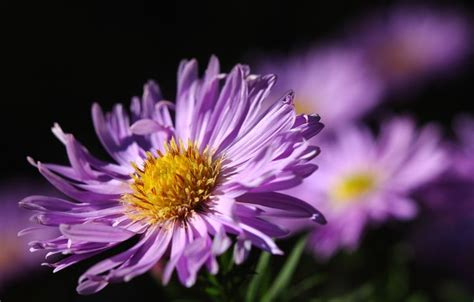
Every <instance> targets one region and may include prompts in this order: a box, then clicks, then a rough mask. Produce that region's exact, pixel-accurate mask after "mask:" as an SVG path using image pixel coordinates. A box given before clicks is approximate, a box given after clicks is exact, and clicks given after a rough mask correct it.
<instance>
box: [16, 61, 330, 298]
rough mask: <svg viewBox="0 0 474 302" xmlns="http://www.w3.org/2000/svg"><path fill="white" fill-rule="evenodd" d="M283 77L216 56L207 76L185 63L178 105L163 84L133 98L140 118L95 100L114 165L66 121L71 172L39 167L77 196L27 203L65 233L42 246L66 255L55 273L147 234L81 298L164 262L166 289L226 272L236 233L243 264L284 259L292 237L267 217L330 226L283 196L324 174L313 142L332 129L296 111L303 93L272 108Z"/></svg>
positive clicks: (86, 280)
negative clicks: (255, 254) (284, 239)
mask: <svg viewBox="0 0 474 302" xmlns="http://www.w3.org/2000/svg"><path fill="white" fill-rule="evenodd" d="M274 82H275V77H274V76H273V75H264V76H259V75H252V74H250V71H249V68H248V67H247V66H243V65H237V66H235V67H234V68H233V69H232V71H231V72H230V73H229V74H223V73H221V72H220V68H219V62H218V60H217V59H216V58H215V57H212V58H211V60H210V62H209V65H208V67H207V69H206V72H205V74H204V76H203V77H202V78H200V77H199V76H198V67H197V63H196V61H195V60H191V61H183V62H182V63H181V64H180V66H179V70H178V89H177V96H176V105H173V104H172V103H170V102H167V101H163V100H162V97H161V93H160V90H159V88H158V86H157V85H156V84H155V83H153V82H149V83H147V84H146V85H145V87H144V93H143V97H142V98H141V99H140V98H133V99H132V102H131V107H130V114H128V113H127V112H126V110H125V109H124V108H123V107H122V105H116V106H115V107H114V108H113V110H112V111H111V112H109V113H106V114H105V115H104V113H103V112H102V109H101V108H100V107H99V105H97V104H94V105H93V107H92V118H93V122H94V126H95V129H96V132H97V135H98V137H99V139H100V140H101V142H102V144H103V145H104V147H105V148H106V150H107V151H108V152H109V153H110V155H111V156H112V157H113V159H114V162H110V163H109V162H103V161H101V160H99V159H97V158H96V157H94V156H92V155H91V154H90V153H89V152H88V151H87V149H86V148H85V147H84V146H82V145H81V144H80V143H79V142H78V141H77V140H76V139H75V138H74V136H73V135H71V134H68V133H65V132H63V130H62V129H61V128H60V127H59V126H58V125H55V126H54V127H53V133H54V134H55V135H56V136H57V137H58V139H59V140H60V141H61V142H62V143H63V144H64V145H65V147H66V151H67V155H68V158H69V162H70V166H63V165H57V164H45V163H40V162H33V161H32V160H30V161H31V162H32V163H33V164H34V165H35V166H36V167H37V168H38V169H39V171H40V172H41V174H43V176H44V177H46V178H47V179H48V180H49V181H50V182H51V183H52V184H53V185H54V186H55V187H56V188H58V189H59V190H60V191H62V192H63V193H64V194H65V195H67V196H69V198H70V199H69V200H66V199H59V198H51V197H47V196H30V197H28V198H26V199H24V200H23V201H22V202H21V204H22V205H23V207H25V208H29V209H32V210H34V211H36V212H37V214H36V215H35V217H36V220H37V221H38V222H39V223H41V224H43V225H47V226H56V227H57V228H59V230H60V231H61V236H59V237H57V238H53V239H49V240H43V241H37V242H33V243H31V248H32V249H45V250H47V251H49V254H50V255H54V254H62V255H65V258H63V259H61V260H59V261H57V262H54V263H50V264H49V265H50V266H52V267H54V271H55V272H56V271H59V270H62V269H64V268H66V267H68V266H70V265H72V264H74V263H77V262H79V261H81V260H83V259H86V258H90V257H92V256H94V255H97V254H98V253H100V252H102V251H105V250H108V249H110V248H112V247H114V246H117V245H118V244H120V243H122V242H124V241H127V240H129V239H131V238H137V237H138V242H137V243H136V244H135V245H134V246H132V247H131V248H129V249H127V250H126V251H124V252H122V253H119V254H117V255H115V256H112V257H110V258H107V259H105V260H103V261H101V262H99V263H97V264H96V265H94V266H92V267H91V268H90V269H88V270H87V271H86V272H85V273H84V274H83V275H82V276H81V277H80V278H79V285H78V288H77V290H78V292H79V293H81V294H90V293H94V292H97V291H99V290H101V289H102V288H104V287H105V286H106V285H108V284H109V283H115V282H121V281H129V280H131V279H132V278H134V277H135V276H137V275H140V274H143V273H144V272H147V271H149V270H150V269H152V267H153V266H154V265H155V264H156V263H157V262H158V261H161V262H162V263H163V262H165V264H164V270H163V282H164V283H166V282H168V281H169V279H170V277H171V275H172V273H173V271H175V270H176V271H177V275H178V278H179V280H180V281H181V283H183V284H184V285H185V286H191V285H193V283H194V282H195V280H196V275H197V273H198V271H199V270H200V268H201V267H203V266H205V267H207V269H208V270H209V271H210V272H211V273H216V272H217V270H218V266H217V261H216V256H218V255H220V254H222V253H223V252H224V251H226V250H227V249H228V248H229V246H230V245H231V238H230V237H229V235H231V236H232V237H235V238H236V243H235V245H234V260H235V262H236V263H240V262H242V261H243V260H244V259H245V257H246V255H247V254H248V252H249V250H250V247H251V246H252V245H254V246H257V247H258V248H260V249H263V250H265V251H268V252H270V253H273V254H281V253H282V251H281V250H280V249H279V248H278V247H277V245H276V244H275V242H274V241H273V239H272V238H273V237H279V236H282V235H284V234H286V231H285V230H283V229H282V228H281V227H280V226H277V225H275V224H272V223H271V222H269V221H268V219H267V217H271V216H280V217H300V218H306V219H308V220H313V221H316V222H320V223H324V218H323V217H322V215H321V214H320V213H319V212H318V211H317V210H315V209H314V208H313V207H312V206H310V205H309V204H307V203H306V202H304V201H302V200H300V199H297V198H295V197H291V196H289V195H285V194H282V193H277V192H275V191H276V190H282V189H286V188H290V187H293V186H296V185H297V184H299V183H301V182H302V179H303V178H304V177H307V176H308V175H310V174H311V173H312V172H313V171H314V170H315V169H316V165H315V164H314V163H312V162H310V160H311V159H312V158H314V157H315V156H316V155H317V154H318V153H319V148H318V147H315V146H312V145H310V144H309V143H308V141H307V140H308V139H310V138H311V137H313V136H314V135H316V134H317V133H318V132H319V131H320V130H321V128H322V124H321V123H320V122H319V117H318V116H316V115H296V114H295V111H294V105H293V94H292V93H287V94H285V95H284V96H283V97H282V98H280V99H279V100H276V101H274V102H273V104H272V105H271V106H270V107H268V108H264V107H263V106H262V102H263V101H264V99H265V98H266V97H267V95H268V94H269V92H270V89H271V87H272V86H273V84H274ZM170 109H174V112H175V119H174V121H173V119H172V115H171V113H170Z"/></svg>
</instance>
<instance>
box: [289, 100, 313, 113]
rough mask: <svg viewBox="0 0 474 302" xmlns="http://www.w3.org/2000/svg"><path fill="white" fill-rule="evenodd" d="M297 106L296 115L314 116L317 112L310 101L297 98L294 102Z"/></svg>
mask: <svg viewBox="0 0 474 302" xmlns="http://www.w3.org/2000/svg"><path fill="white" fill-rule="evenodd" d="M294 104H295V111H296V114H298V115H299V114H314V113H316V110H315V109H314V105H313V104H311V102H310V101H306V100H302V99H299V98H296V99H295V100H294Z"/></svg>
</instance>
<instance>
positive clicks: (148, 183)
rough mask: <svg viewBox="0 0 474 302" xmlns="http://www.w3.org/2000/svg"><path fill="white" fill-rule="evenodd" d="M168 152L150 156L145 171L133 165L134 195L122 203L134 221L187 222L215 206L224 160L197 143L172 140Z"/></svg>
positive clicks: (126, 196) (127, 197)
mask: <svg viewBox="0 0 474 302" xmlns="http://www.w3.org/2000/svg"><path fill="white" fill-rule="evenodd" d="M164 148H165V153H164V154H163V153H162V152H160V151H157V153H158V155H157V156H155V155H153V154H152V153H151V152H148V153H147V157H146V159H145V163H144V165H143V168H139V167H137V165H136V164H132V165H133V167H134V169H135V173H134V174H133V175H132V177H133V183H132V184H131V185H130V186H131V189H132V191H133V193H128V194H124V195H123V196H122V201H123V202H124V203H125V205H126V206H127V207H128V209H129V211H128V214H129V216H130V217H131V218H132V219H133V220H145V221H147V222H149V223H160V222H165V221H168V220H179V221H183V222H185V221H186V220H187V219H188V218H190V216H191V215H192V214H193V213H195V212H204V211H206V210H209V209H210V207H211V197H212V196H211V194H212V192H213V190H214V188H215V187H216V185H217V184H218V181H219V177H220V173H221V166H222V160H221V158H214V153H213V152H212V151H211V150H209V149H208V148H206V149H205V150H204V151H202V152H201V151H200V150H199V147H198V146H197V144H196V143H193V142H191V141H190V142H188V144H187V146H185V145H184V144H183V143H182V142H179V144H177V143H176V141H175V140H174V139H172V140H171V141H170V142H169V143H167V144H165V146H164Z"/></svg>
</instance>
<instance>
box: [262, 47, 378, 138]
mask: <svg viewBox="0 0 474 302" xmlns="http://www.w3.org/2000/svg"><path fill="white" fill-rule="evenodd" d="M260 69H261V70H262V71H264V72H270V73H274V74H275V75H276V76H277V77H278V81H277V84H276V89H275V90H274V92H273V95H274V96H275V97H276V96H281V95H282V94H283V93H284V92H285V90H286V89H288V87H291V88H292V89H294V90H295V92H296V93H295V107H296V111H297V113H305V114H311V113H315V112H317V113H318V114H319V115H321V116H322V117H323V119H324V124H325V125H326V128H325V132H328V131H333V130H335V129H336V128H338V127H341V126H342V125H344V124H347V123H350V122H352V121H355V120H357V119H359V118H361V117H362V116H363V115H364V114H365V113H367V112H368V111H369V110H371V109H373V108H374V107H375V106H376V105H377V103H378V102H379V101H380V95H381V93H382V87H381V83H380V81H379V80H378V79H377V78H376V76H375V75H374V74H372V73H371V72H370V68H368V67H367V65H366V64H365V61H364V60H363V56H362V55H361V53H360V51H357V50H354V49H348V48H347V49H346V48H344V47H342V46H340V47H326V48H320V49H318V48H314V49H311V50H308V51H306V52H304V53H299V54H294V55H292V56H291V57H289V58H286V57H273V58H270V59H266V60H261V62H260Z"/></svg>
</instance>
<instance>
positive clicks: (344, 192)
mask: <svg viewBox="0 0 474 302" xmlns="http://www.w3.org/2000/svg"><path fill="white" fill-rule="evenodd" d="M375 185H376V178H375V175H373V174H371V173H357V174H353V175H350V176H348V177H345V178H344V179H343V180H342V181H341V182H339V183H338V184H337V185H336V186H334V188H333V190H332V192H331V194H330V195H331V197H332V200H335V201H338V202H347V201H351V200H356V199H358V198H360V197H362V196H364V195H365V194H367V193H369V192H370V191H372V190H373V189H374V187H375Z"/></svg>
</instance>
